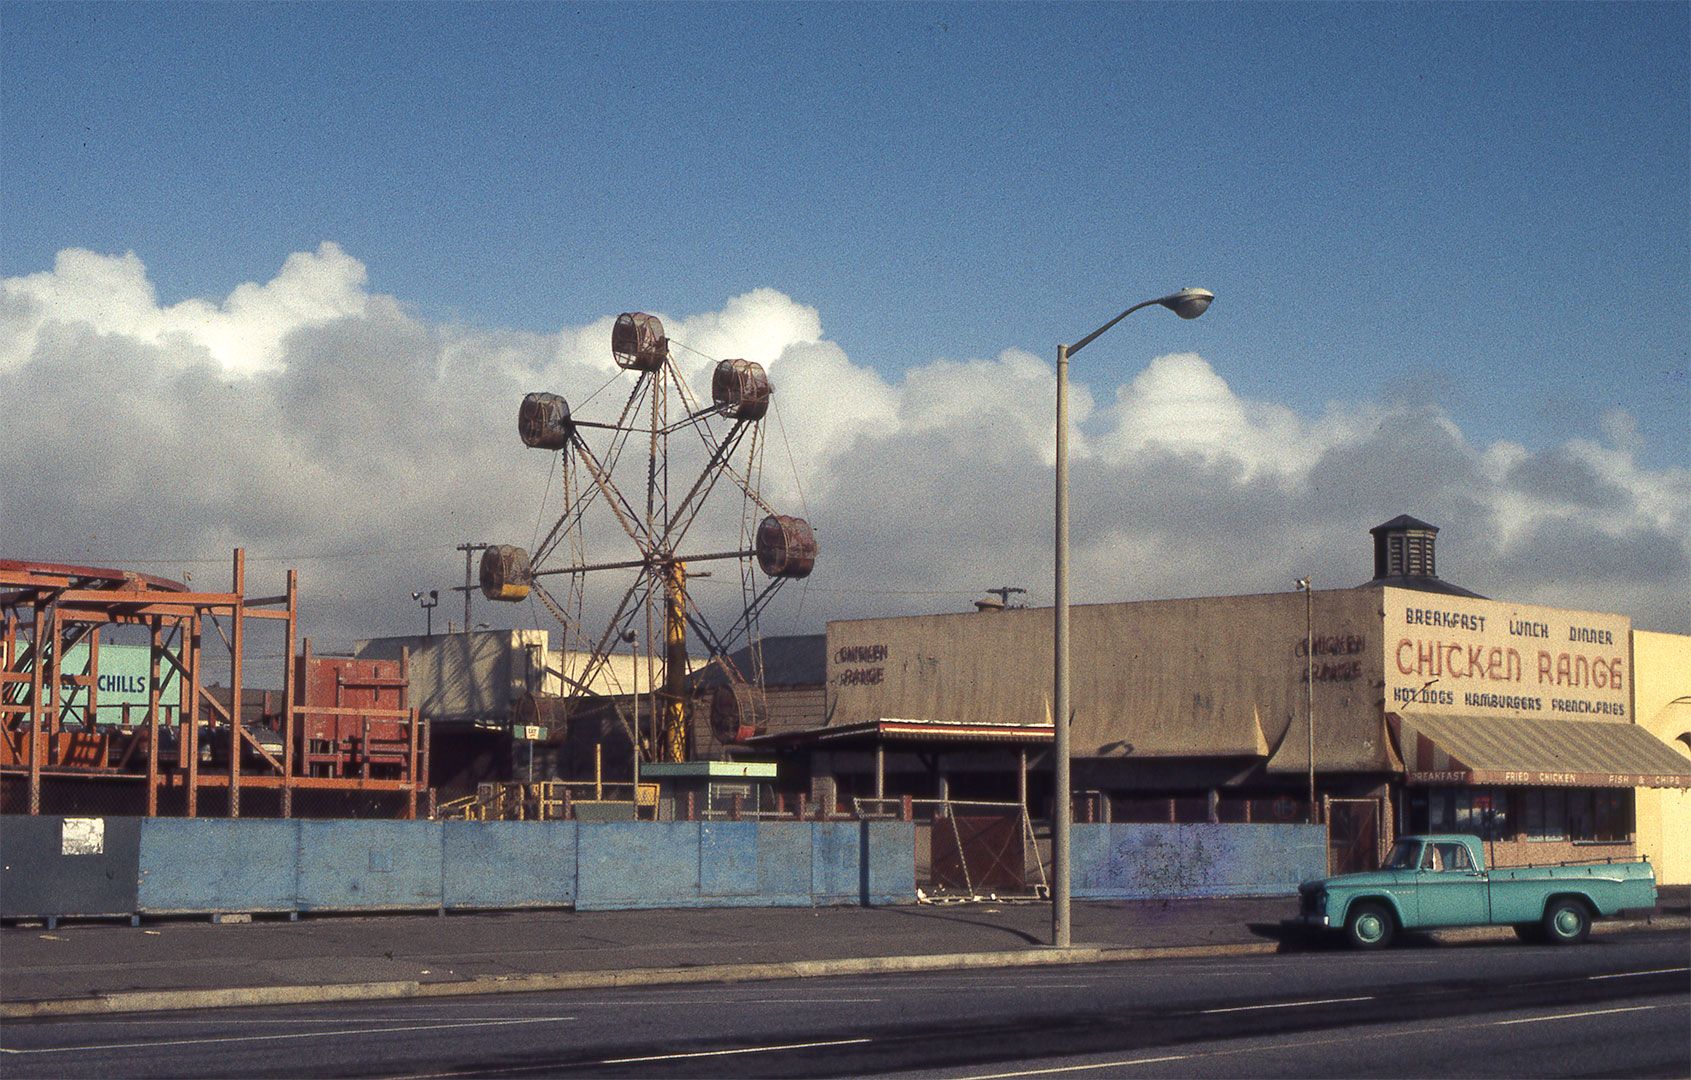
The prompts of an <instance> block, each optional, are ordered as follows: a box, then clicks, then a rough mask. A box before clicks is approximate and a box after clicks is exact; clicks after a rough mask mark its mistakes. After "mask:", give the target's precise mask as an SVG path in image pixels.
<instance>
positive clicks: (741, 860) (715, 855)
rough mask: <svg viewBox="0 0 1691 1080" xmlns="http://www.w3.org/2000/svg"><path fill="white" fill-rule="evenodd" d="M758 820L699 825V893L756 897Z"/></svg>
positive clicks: (715, 895) (714, 822)
mask: <svg viewBox="0 0 1691 1080" xmlns="http://www.w3.org/2000/svg"><path fill="white" fill-rule="evenodd" d="M760 861H761V860H760V858H759V854H758V823H757V822H755V821H705V822H701V823H700V824H699V895H700V896H701V897H705V898H709V897H735V896H755V895H757V892H758V865H759V863H760Z"/></svg>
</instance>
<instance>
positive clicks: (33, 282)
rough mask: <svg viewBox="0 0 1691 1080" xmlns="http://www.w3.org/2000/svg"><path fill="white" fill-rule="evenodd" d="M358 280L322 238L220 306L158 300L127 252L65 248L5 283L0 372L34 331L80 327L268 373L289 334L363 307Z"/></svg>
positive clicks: (22, 353) (351, 263)
mask: <svg viewBox="0 0 1691 1080" xmlns="http://www.w3.org/2000/svg"><path fill="white" fill-rule="evenodd" d="M365 280H366V279H365V273H364V265H363V264H362V263H360V262H359V261H358V260H357V259H354V258H352V257H351V256H349V255H347V254H346V253H345V252H343V251H342V250H341V249H340V248H339V246H337V245H335V244H332V243H325V244H323V245H322V246H321V247H319V248H318V249H317V251H316V253H315V254H308V253H305V252H298V253H296V254H293V255H290V256H288V259H287V261H286V262H284V263H283V264H282V270H281V272H280V273H279V274H277V275H276V277H275V278H274V279H272V280H271V281H269V282H267V283H265V284H263V285H258V284H254V283H252V282H247V283H246V284H243V285H241V286H239V287H237V288H236V289H235V291H234V292H232V293H230V294H229V297H228V299H226V300H224V301H223V302H222V303H221V304H211V303H208V302H206V301H204V300H184V301H182V302H181V303H179V304H173V305H171V306H169V307H160V306H159V304H158V298H157V295H156V294H155V292H154V290H153V286H152V283H151V282H150V281H148V280H147V271H146V267H144V266H143V265H142V264H141V260H140V259H139V258H137V257H136V255H135V253H134V252H129V253H127V254H125V255H123V256H121V257H111V256H105V255H98V254H96V253H94V252H91V251H84V250H81V249H79V248H67V249H66V250H64V251H61V252H60V253H59V256H58V258H57V259H56V260H55V261H54V265H53V269H52V270H51V271H43V272H41V273H37V274H30V275H28V276H26V277H18V278H10V279H8V280H7V281H6V283H5V310H6V312H7V316H6V319H5V322H4V323H3V324H0V326H3V328H4V331H5V333H4V337H3V338H0V369H6V368H12V367H15V366H17V365H18V364H19V363H22V362H23V360H24V359H25V358H26V357H28V356H29V355H30V354H31V353H32V352H33V351H34V350H35V348H36V347H37V346H38V345H39V342H40V338H39V334H40V332H41V331H42V329H43V328H45V327H48V326H53V325H80V326H86V327H87V328H88V329H90V330H92V331H93V332H95V333H98V334H114V335H119V336H122V337H127V338H134V339H137V340H139V341H144V342H147V343H149V344H152V345H156V346H159V347H160V348H161V349H162V350H163V353H164V356H165V357H166V358H167V359H172V360H175V361H176V362H178V363H191V362H193V361H195V360H198V359H201V358H203V357H209V358H210V359H211V360H213V361H214V362H216V363H217V364H218V365H219V366H220V367H221V368H222V369H223V370H224V371H226V372H230V373H234V374H251V373H253V372H256V371H265V370H273V369H275V368H277V367H279V366H280V365H281V364H282V362H283V353H282V350H283V339H284V338H285V337H286V336H287V334H289V333H290V332H292V331H294V330H297V329H300V328H301V327H310V326H320V325H322V324H324V323H326V322H329V321H330V320H332V319H339V318H345V317H348V316H356V315H359V314H362V313H363V312H364V310H365V305H366V304H367V303H368V300H369V296H368V294H367V293H366V292H365V288H364V286H365Z"/></svg>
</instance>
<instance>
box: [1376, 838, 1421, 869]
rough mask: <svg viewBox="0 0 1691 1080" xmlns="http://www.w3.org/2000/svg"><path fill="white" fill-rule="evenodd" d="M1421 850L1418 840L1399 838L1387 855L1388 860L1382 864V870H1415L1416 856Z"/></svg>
mask: <svg viewBox="0 0 1691 1080" xmlns="http://www.w3.org/2000/svg"><path fill="white" fill-rule="evenodd" d="M1420 851H1421V843H1420V841H1418V840H1399V841H1398V842H1397V843H1395V844H1393V845H1392V850H1391V853H1390V854H1389V855H1387V856H1386V861H1385V862H1383V863H1381V864H1380V869H1382V870H1413V869H1415V856H1416V855H1417V854H1419V853H1420Z"/></svg>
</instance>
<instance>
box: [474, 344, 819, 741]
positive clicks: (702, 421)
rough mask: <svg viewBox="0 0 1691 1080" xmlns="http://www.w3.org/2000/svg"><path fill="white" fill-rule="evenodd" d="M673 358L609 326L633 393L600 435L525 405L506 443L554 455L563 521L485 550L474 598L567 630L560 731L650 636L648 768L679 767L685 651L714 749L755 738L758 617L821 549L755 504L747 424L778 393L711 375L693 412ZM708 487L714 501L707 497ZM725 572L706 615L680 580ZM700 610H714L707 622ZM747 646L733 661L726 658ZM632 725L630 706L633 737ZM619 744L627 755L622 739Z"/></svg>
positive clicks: (735, 367)
mask: <svg viewBox="0 0 1691 1080" xmlns="http://www.w3.org/2000/svg"><path fill="white" fill-rule="evenodd" d="M675 344H677V345H680V343H679V342H676V343H675ZM670 345H671V341H670V339H669V338H667V337H666V336H665V335H664V328H663V323H662V322H661V321H660V320H659V319H658V318H657V316H655V315H648V314H645V313H643V312H627V313H624V314H622V315H620V316H618V317H617V320H616V323H615V325H614V327H613V328H612V331H611V354H612V357H613V358H614V360H615V362H616V366H617V367H618V368H619V369H621V371H619V372H618V373H617V379H613V382H615V381H618V380H620V379H622V378H624V377H625V376H624V375H623V373H625V372H626V373H633V374H634V376H635V380H634V386H633V389H632V390H631V391H630V393H629V395H628V398H627V400H626V401H625V402H624V403H623V405H622V409H621V411H620V412H619V413H618V414H617V416H616V418H615V420H613V421H611V422H594V421H588V420H583V419H581V418H579V417H577V416H575V415H574V414H573V413H572V412H571V410H570V405H569V402H568V401H567V400H566V399H565V398H563V397H561V396H559V395H557V394H550V393H532V394H529V395H528V396H527V397H525V398H523V402H522V406H521V408H520V409H519V410H518V414H517V431H518V434H519V435H520V436H521V437H522V441H523V443H524V444H525V445H527V446H529V447H533V448H536V449H542V450H548V451H555V452H557V454H558V458H557V462H556V467H555V468H556V472H557V473H558V474H559V475H561V478H562V483H561V498H562V505H563V510H562V513H561V514H560V515H559V516H558V518H557V520H556V521H555V522H554V524H553V525H552V527H551V529H550V530H549V531H548V532H547V533H546V535H545V538H544V539H543V540H541V541H539V543H538V544H537V545H536V546H535V548H534V550H533V552H532V553H530V552H529V551H527V550H525V549H523V548H520V547H516V546H513V545H508V544H501V545H494V546H491V547H489V548H488V549H487V550H486V551H484V552H483V554H482V560H481V591H482V594H483V595H484V596H486V597H487V598H488V599H490V600H498V601H506V602H513V603H514V602H518V601H522V600H525V599H535V600H538V601H539V602H540V603H541V605H542V606H544V607H545V608H546V609H547V610H548V611H549V612H550V613H551V614H552V616H553V617H554V618H555V619H557V621H558V622H559V623H561V624H562V625H563V628H564V637H565V647H564V652H565V655H566V656H574V657H577V658H579V659H578V662H576V663H573V664H572V663H568V662H566V664H565V665H564V667H565V668H566V669H568V670H564V671H558V672H556V674H558V675H559V677H560V678H561V680H562V682H563V684H564V688H565V694H564V697H565V707H564V716H565V718H566V719H567V717H568V716H569V714H570V713H571V711H573V707H574V706H576V705H579V704H581V703H584V702H587V701H591V700H595V699H599V700H602V699H603V698H605V697H606V696H607V695H606V693H605V687H606V685H607V676H612V672H613V666H612V665H611V663H610V656H611V653H612V650H614V649H615V648H616V647H617V644H618V642H619V641H623V640H629V639H630V638H631V637H632V636H634V635H637V634H639V633H640V629H639V627H640V626H641V624H642V623H643V628H644V640H646V641H647V642H650V643H655V642H656V641H657V640H658V639H659V636H660V635H661V640H662V650H661V652H660V651H659V650H658V649H657V648H655V647H648V649H647V652H646V657H647V670H648V677H647V678H646V679H645V680H644V681H645V685H646V687H648V688H650V692H651V694H652V696H653V698H654V705H655V708H654V709H653V713H654V716H655V719H654V725H655V728H656V738H655V740H654V745H653V746H652V747H651V749H650V751H649V755H650V756H651V757H652V758H654V759H655V760H660V761H684V760H687V758H688V757H689V756H690V754H689V746H688V741H689V737H688V732H689V730H690V726H691V725H690V712H691V708H692V702H691V698H690V695H689V692H688V686H687V676H688V673H689V670H690V668H693V667H695V666H696V665H694V664H693V663H692V662H691V659H690V642H691V641H692V640H694V639H696V640H697V641H698V642H699V643H700V644H701V646H702V648H703V651H704V652H705V654H706V660H705V663H706V664H708V665H713V666H716V667H718V668H719V669H720V672H721V675H722V676H724V678H720V679H716V680H713V681H714V682H715V683H716V684H717V689H716V690H715V691H714V696H713V698H712V703H711V724H712V729H713V730H714V731H715V733H716V735H717V737H718V738H719V739H720V740H721V741H723V742H724V743H730V742H736V741H741V740H743V739H744V738H745V737H747V736H748V735H750V734H751V733H753V732H755V731H756V730H758V729H760V728H761V727H762V721H763V718H764V716H765V715H766V712H767V710H766V706H765V704H764V698H763V691H762V684H763V671H762V650H761V647H760V641H759V633H758V619H759V616H760V614H761V613H762V612H763V611H764V610H765V608H767V607H768V606H769V604H770V602H771V601H772V600H773V599H774V597H775V595H776V593H777V592H779V590H780V588H781V586H782V585H783V584H784V583H785V582H787V581H791V580H794V579H799V578H805V577H808V576H809V574H810V572H811V570H812V568H813V567H814V566H815V564H816V555H817V543H816V537H815V534H814V533H813V532H812V530H811V527H810V525H809V524H808V523H807V522H806V521H805V520H804V519H803V518H800V517H793V516H790V515H785V514H780V513H777V512H776V511H775V509H774V508H773V507H772V506H770V504H769V503H768V501H766V500H765V499H764V497H763V495H762V494H761V493H760V491H759V487H760V485H761V479H762V473H763V459H764V450H765V447H766V445H767V440H766V439H765V438H764V437H763V432H762V425H761V424H760V423H759V422H760V421H762V420H763V419H764V417H765V416H766V415H767V414H768V412H769V407H770V402H771V397H772V395H773V393H774V388H773V387H772V386H771V385H770V382H769V378H768V376H767V375H766V374H765V372H764V369H763V367H762V365H760V364H757V363H754V362H752V361H749V360H721V361H718V362H716V363H715V366H714V368H713V369H712V372H711V379H710V394H711V400H710V402H709V403H708V404H705V403H702V402H700V400H699V399H698V397H697V395H695V394H694V393H693V391H692V388H691V387H689V386H688V385H687V381H686V379H685V378H684V376H683V374H682V372H681V371H680V370H679V369H678V366H677V365H676V363H675V362H674V360H673V358H672V357H671V354H670ZM680 347H682V348H686V346H684V345H681V346H680ZM689 351H692V350H689ZM706 359H708V358H706ZM609 385H611V384H607V386H609ZM602 389H604V388H601V390H602ZM590 400H591V399H590ZM549 488H550V484H549ZM719 490H720V491H721V492H723V493H724V494H722V495H717V497H716V498H714V499H713V498H712V496H713V495H716V493H717V492H718V491H719ZM730 503H733V504H737V505H734V506H732V507H730V505H729V504H730ZM707 505H708V506H709V507H710V512H708V513H707V509H706V508H707ZM537 535H538V530H537ZM605 555H610V556H611V557H609V558H606V557H603V556H605ZM701 564H705V565H708V566H712V567H713V568H712V569H701V568H700V567H701ZM728 566H732V567H733V568H734V570H735V571H737V574H738V578H739V595H738V597H737V598H735V599H734V600H733V601H732V602H722V601H721V600H720V599H719V598H720V595H721V591H720V590H717V593H716V596H715V597H712V598H711V599H712V600H713V601H714V602H713V603H710V604H706V603H703V602H700V603H695V602H694V597H693V596H692V595H691V594H692V592H693V587H692V585H691V584H690V583H691V582H693V581H695V580H696V579H712V581H711V583H712V584H713V585H715V584H723V580H722V578H725V577H726V576H727V575H726V574H723V575H722V577H717V576H716V575H717V571H716V569H715V568H716V567H722V568H724V569H726V568H727V567H728ZM548 582H551V583H552V584H551V585H549V584H548ZM619 586H621V591H620V599H617V600H615V601H614V607H611V606H610V603H611V601H612V600H613V598H615V597H617V596H618V595H619V594H618V591H617V590H618V587H619ZM704 599H705V598H704V597H700V600H701V601H703V600H704ZM607 608H608V609H609V610H610V614H609V616H608V617H606V616H605V615H604V614H603V612H604V611H605V610H606V609H607ZM707 609H708V610H709V611H714V612H717V613H718V614H717V617H716V621H714V622H713V621H712V617H711V615H709V614H707ZM592 611H597V612H599V614H598V615H596V616H595V615H590V614H588V613H589V612H592ZM748 645H749V646H750V648H747V649H745V650H744V652H743V653H740V654H739V655H740V658H741V659H740V661H739V662H738V663H737V662H736V661H735V660H734V659H733V657H734V656H735V655H736V650H740V649H741V648H742V647H743V646H748ZM612 681H613V682H614V677H613V678H612ZM612 692H613V693H620V692H621V690H620V688H619V689H617V690H613V691H612ZM638 715H639V710H638V706H637V707H636V710H635V716H636V719H635V725H637V724H638ZM624 723H625V724H626V723H628V721H627V718H626V717H625V718H624ZM630 735H631V736H633V737H634V738H635V741H636V742H638V735H637V733H636V732H635V731H634V730H633V728H632V727H631V728H630Z"/></svg>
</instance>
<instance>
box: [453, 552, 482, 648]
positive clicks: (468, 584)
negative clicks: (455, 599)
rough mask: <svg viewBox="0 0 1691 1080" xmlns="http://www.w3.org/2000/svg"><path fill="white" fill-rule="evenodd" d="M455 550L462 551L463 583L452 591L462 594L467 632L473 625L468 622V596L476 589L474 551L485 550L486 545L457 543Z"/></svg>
mask: <svg viewBox="0 0 1691 1080" xmlns="http://www.w3.org/2000/svg"><path fill="white" fill-rule="evenodd" d="M457 550H459V551H462V552H463V553H464V584H463V585H462V586H461V587H458V588H454V589H453V590H452V591H453V592H461V593H463V594H464V633H466V634H468V633H469V632H470V627H471V626H472V625H474V624H472V623H471V622H470V596H471V595H472V594H473V593H474V592H475V591H476V576H475V553H476V552H478V551H486V550H487V545H486V544H471V543H468V542H466V543H462V544H459V545H458V548H457Z"/></svg>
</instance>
